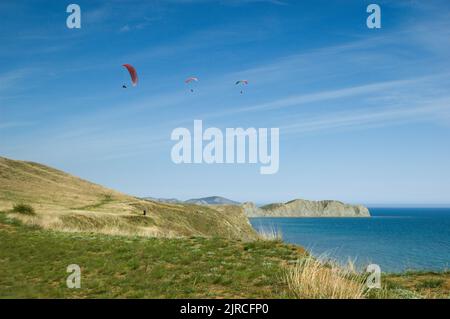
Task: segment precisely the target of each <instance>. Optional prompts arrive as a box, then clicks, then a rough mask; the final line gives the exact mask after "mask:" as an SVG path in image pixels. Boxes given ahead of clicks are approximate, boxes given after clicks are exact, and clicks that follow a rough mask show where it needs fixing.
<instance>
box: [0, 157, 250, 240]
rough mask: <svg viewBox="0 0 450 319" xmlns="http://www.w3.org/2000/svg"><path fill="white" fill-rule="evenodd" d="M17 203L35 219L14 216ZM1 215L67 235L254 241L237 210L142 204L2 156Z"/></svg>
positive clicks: (54, 172)
mask: <svg viewBox="0 0 450 319" xmlns="http://www.w3.org/2000/svg"><path fill="white" fill-rule="evenodd" d="M18 203H23V204H27V205H31V206H32V207H33V208H34V210H35V212H36V214H35V215H31V216H30V215H23V214H19V213H14V212H12V211H11V209H12V208H13V206H14V205H15V204H18ZM144 210H145V211H146V213H147V214H146V216H143V212H144ZM0 211H7V212H9V215H10V216H12V217H14V218H17V219H20V220H21V221H23V222H25V223H27V224H32V225H37V226H40V227H42V228H47V229H55V230H62V231H70V232H74V231H87V232H98V233H106V234H118V235H121V234H124V235H143V236H157V237H179V236H207V237H211V236H220V237H224V238H238V239H246V240H247V239H254V238H256V233H255V231H254V230H253V229H252V227H251V225H250V223H249V222H248V219H247V217H246V216H245V215H244V213H243V211H242V209H241V208H239V207H231V206H230V207H225V208H221V209H220V210H219V209H214V208H212V207H206V206H198V205H189V204H166V203H158V202H153V201H148V200H141V199H138V198H135V197H132V196H129V195H125V194H122V193H120V192H117V191H114V190H111V189H108V188H105V187H103V186H100V185H97V184H93V183H90V182H88V181H85V180H82V179H80V178H77V177H75V176H72V175H69V174H67V173H64V172H62V171H59V170H56V169H53V168H51V167H48V166H45V165H41V164H37V163H33V162H24V161H16V160H11V159H7V158H3V157H0Z"/></svg>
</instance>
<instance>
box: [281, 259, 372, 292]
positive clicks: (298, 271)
mask: <svg viewBox="0 0 450 319" xmlns="http://www.w3.org/2000/svg"><path fill="white" fill-rule="evenodd" d="M285 276H286V277H285V278H286V281H287V284H288V287H289V291H290V292H291V293H292V295H293V296H294V297H295V298H301V299H361V298H364V296H365V291H366V286H365V277H364V276H362V275H361V274H358V273H357V272H356V271H355V270H354V267H353V265H352V264H351V263H349V266H348V267H342V266H339V265H338V264H336V263H334V262H329V261H328V262H326V263H325V262H322V261H320V260H319V259H316V258H313V257H306V258H305V259H302V260H300V261H298V262H297V263H296V264H295V265H294V266H288V268H287V271H286V275H285Z"/></svg>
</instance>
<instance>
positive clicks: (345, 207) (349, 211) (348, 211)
mask: <svg viewBox="0 0 450 319" xmlns="http://www.w3.org/2000/svg"><path fill="white" fill-rule="evenodd" d="M242 208H243V209H244V212H245V214H246V215H247V216H248V217H370V212H369V210H368V209H367V207H364V206H361V205H349V204H345V203H342V202H339V201H334V200H322V201H309V200H303V199H295V200H291V201H289V202H286V203H274V204H269V205H265V206H262V207H257V206H256V205H255V204H253V203H251V202H247V203H244V204H242Z"/></svg>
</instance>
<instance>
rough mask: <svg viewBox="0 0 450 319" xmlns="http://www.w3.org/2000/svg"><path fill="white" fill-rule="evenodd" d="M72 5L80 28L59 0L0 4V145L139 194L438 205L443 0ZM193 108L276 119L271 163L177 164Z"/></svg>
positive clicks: (444, 64) (263, 121)
mask: <svg viewBox="0 0 450 319" xmlns="http://www.w3.org/2000/svg"><path fill="white" fill-rule="evenodd" d="M72 2H75V3H77V4H79V5H80V6H81V10H82V28H81V29H80V30H69V29H68V28H67V27H66V24H65V21H66V18H67V15H68V14H67V13H66V6H67V5H68V4H69V3H71V2H67V3H66V2H65V1H18V0H14V1H8V0H7V1H2V2H1V3H0V26H1V27H0V39H1V43H2V44H1V46H0V60H1V63H0V155H1V156H6V157H10V158H15V159H23V160H32V161H38V162H42V163H45V164H48V165H51V166H54V167H57V168H59V169H62V170H65V171H68V172H70V173H72V174H75V175H77V176H81V177H83V178H86V179H88V180H91V181H94V182H97V183H100V184H103V185H106V186H108V187H111V188H114V189H117V190H120V191H123V192H126V193H130V194H133V195H137V196H154V197H177V198H180V199H187V198H191V197H200V196H207V195H222V196H226V197H229V198H232V199H235V200H240V201H244V200H251V201H256V202H259V203H266V202H272V201H286V200H290V199H292V198H306V199H338V200H342V201H348V202H352V203H363V204H371V205H373V204H378V205H401V204H409V205H448V204H450V165H449V163H450V147H449V141H450V91H449V87H450V60H449V56H450V3H449V2H448V1H445V0H444V1H407V0H405V1H378V2H377V3H378V4H379V5H380V6H381V9H382V28H381V29H378V30H370V29H368V28H367V27H366V18H367V15H368V14H367V13H366V7H367V5H368V4H370V3H372V2H373V1H356V0H355V1H322V0H319V1H289V0H271V1H270V0H267V1H264V0H229V1H225V0H222V1H214V0H210V1H206V0H204V1H201V0H165V1H164V0H160V1H145V2H144V1H141V2H134V1H119V0H115V1H108V2H106V1H105V2H103V1H92V0H89V1H72ZM123 63H130V64H133V65H134V66H135V67H136V68H137V70H138V73H139V76H140V83H139V85H138V87H136V88H130V89H126V90H124V89H122V88H121V86H122V84H123V83H124V82H126V81H128V77H127V74H126V72H125V69H124V68H122V67H121V65H122V64H123ZM189 76H197V77H199V78H200V81H199V83H198V85H197V86H196V90H195V93H194V94H191V92H189V90H187V89H186V87H185V84H184V82H183V80H184V79H185V78H187V77H189ZM239 79H248V80H249V81H250V85H249V86H248V87H247V88H246V91H245V94H242V95H241V94H239V90H237V89H236V87H235V86H234V82H235V81H236V80H239ZM194 119H200V120H203V124H204V126H207V127H212V126H214V127H219V128H222V129H224V128H226V127H243V128H248V127H256V128H258V127H268V128H270V127H278V128H280V169H279V172H278V173H277V174H274V175H260V174H259V166H260V165H259V164H246V165H225V164H223V165H219V164H216V165H207V164H203V165H176V164H174V163H173V162H172V161H171V158H170V151H171V148H172V146H173V145H174V142H173V141H171V140H170V134H171V132H172V130H173V129H174V128H176V127H180V126H182V127H187V128H190V129H192V126H193V120H194Z"/></svg>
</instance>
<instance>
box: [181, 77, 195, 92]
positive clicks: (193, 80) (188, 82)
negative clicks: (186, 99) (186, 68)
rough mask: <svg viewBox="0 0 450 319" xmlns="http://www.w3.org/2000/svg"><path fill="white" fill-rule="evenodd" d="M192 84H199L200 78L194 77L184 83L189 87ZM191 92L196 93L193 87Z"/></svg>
mask: <svg viewBox="0 0 450 319" xmlns="http://www.w3.org/2000/svg"><path fill="white" fill-rule="evenodd" d="M192 82H198V78H196V77H193V76H192V77H190V78H187V79H186V80H184V83H186V84H187V85H190V83H192ZM191 92H194V89H193V88H192V87H191Z"/></svg>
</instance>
